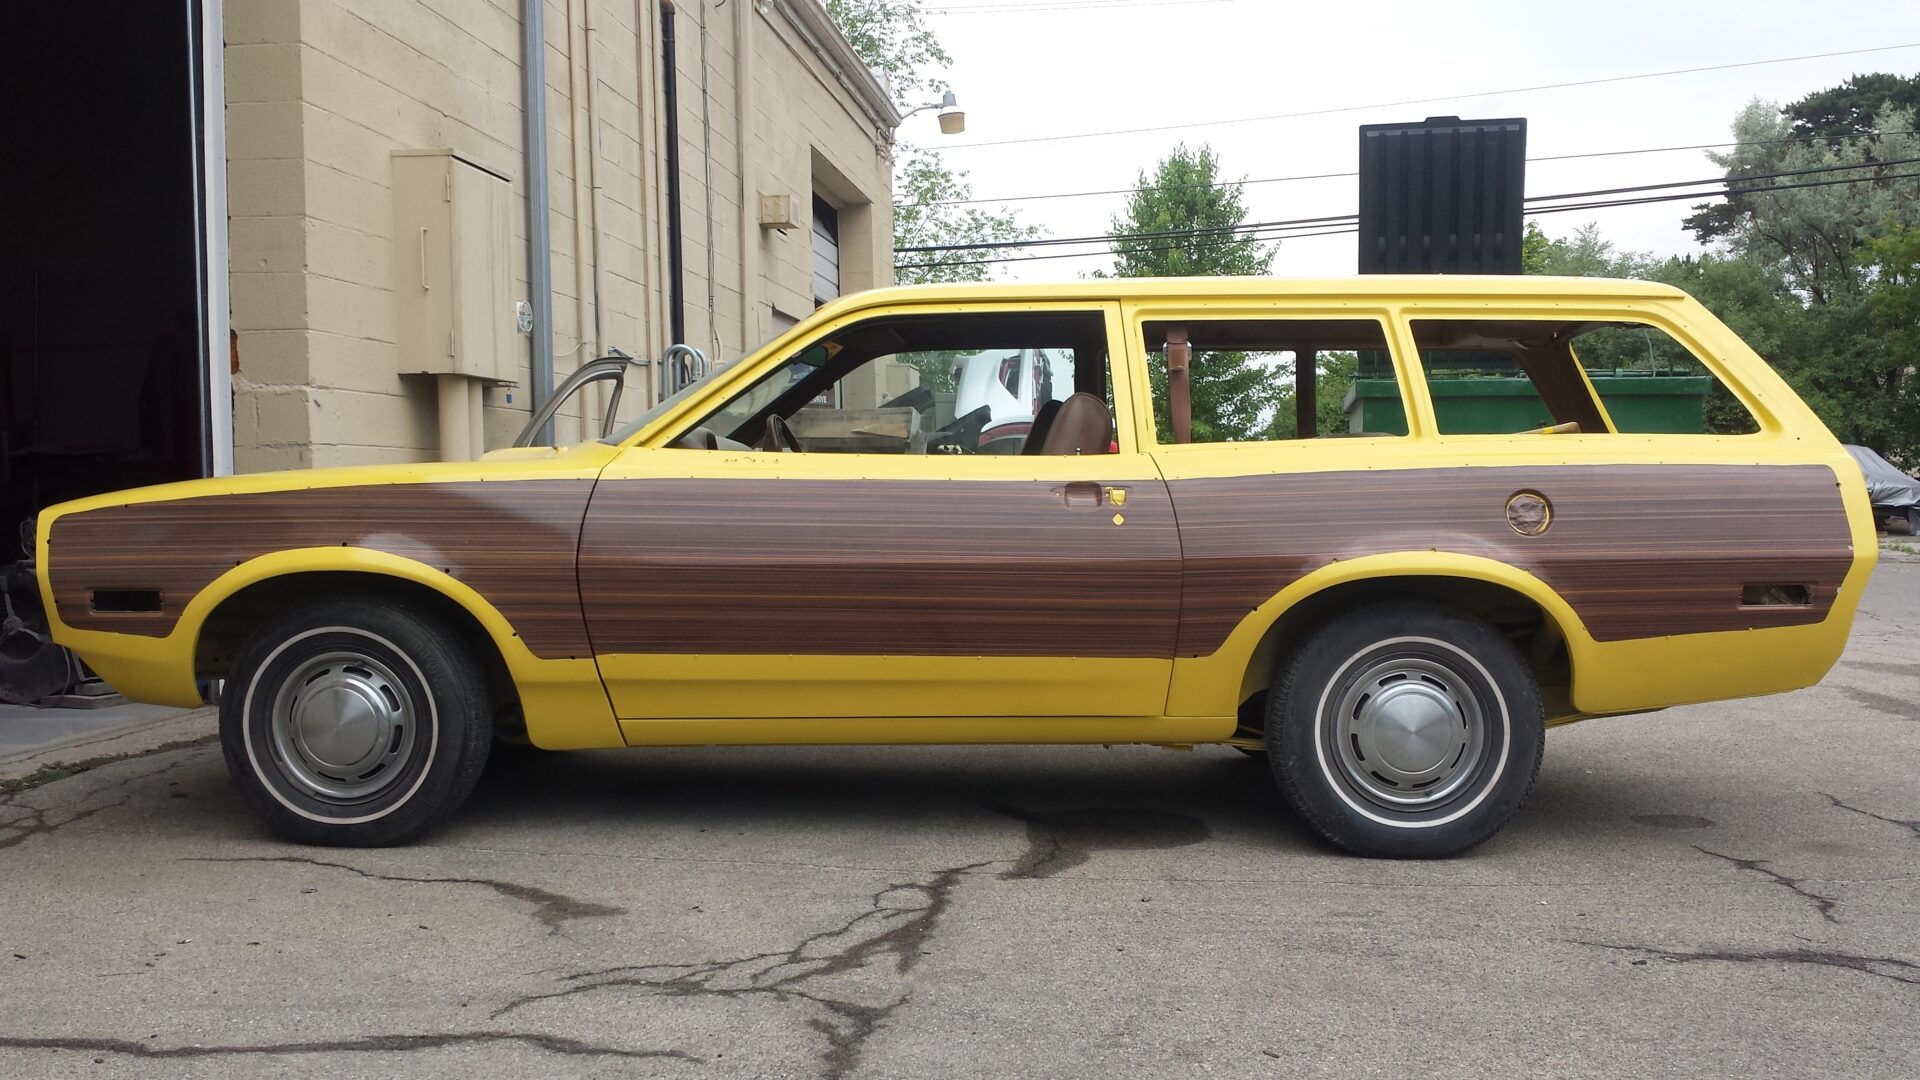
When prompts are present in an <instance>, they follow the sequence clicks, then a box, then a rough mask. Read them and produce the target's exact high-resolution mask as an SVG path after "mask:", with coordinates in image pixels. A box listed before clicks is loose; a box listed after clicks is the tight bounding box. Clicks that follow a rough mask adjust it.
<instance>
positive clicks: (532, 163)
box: [520, 0, 553, 444]
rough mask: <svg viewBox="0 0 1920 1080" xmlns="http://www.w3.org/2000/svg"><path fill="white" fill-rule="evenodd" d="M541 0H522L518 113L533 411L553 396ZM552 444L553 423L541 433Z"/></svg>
mask: <svg viewBox="0 0 1920 1080" xmlns="http://www.w3.org/2000/svg"><path fill="white" fill-rule="evenodd" d="M545 16H546V0H521V5H520V73H521V76H522V82H521V95H522V97H523V99H524V100H523V101H522V103H521V104H522V106H523V108H522V109H521V112H522V114H523V115H524V116H525V117H526V140H527V149H526V170H527V294H528V295H527V301H528V305H529V306H530V307H531V308H532V309H533V330H532V333H531V337H530V338H529V341H528V345H529V351H528V361H529V368H530V370H529V372H528V381H529V382H530V383H531V384H532V385H530V386H529V387H528V388H527V391H528V397H529V399H530V400H529V403H528V404H529V407H530V408H531V409H532V410H533V411H535V412H538V411H539V409H540V406H542V405H545V404H546V403H547V398H549V397H551V396H552V394H553V236H552V233H551V231H550V228H549V225H550V223H549V220H548V218H549V215H550V210H549V200H550V196H549V195H548V192H547V27H546V17H545ZM540 441H541V442H543V443H548V444H551V443H552V442H553V424H552V423H551V422H549V423H548V424H546V425H545V426H544V427H542V428H541V430H540Z"/></svg>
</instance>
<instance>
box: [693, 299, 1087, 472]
mask: <svg viewBox="0 0 1920 1080" xmlns="http://www.w3.org/2000/svg"><path fill="white" fill-rule="evenodd" d="M672 445H673V446H675V447H679V448H684V449H733V450H740V449H757V450H780V451H793V452H802V453H827V454H835V453H837V454H950V455H970V454H1043V453H1044V454H1096V453H1108V452H1110V451H1111V450H1112V449H1113V414H1112V407H1111V405H1110V397H1109V394H1108V384H1107V341H1106V323H1105V318H1104V316H1103V315H1102V314H1101V313H1099V312H1094V311H1088V312H1010V313H995V312H968V313H959V314H951V315H925V316H910V317H895V318H885V319H875V320H871V321H868V322H863V323H859V324H856V325H854V326H850V327H846V328H844V329H842V330H840V331H837V332H835V333H833V334H831V335H829V336H828V337H826V338H822V339H819V340H815V341H813V342H811V343H809V344H807V345H806V346H804V347H802V348H800V349H799V350H798V351H796V352H795V353H793V354H792V355H791V356H789V357H788V358H787V359H786V360H785V361H784V362H783V363H781V364H779V365H777V366H776V367H774V368H773V369H772V370H770V371H769V372H767V373H766V374H765V375H763V376H761V377H760V378H759V379H757V380H755V382H754V383H753V385H751V386H749V387H748V388H747V389H745V390H743V391H741V392H740V393H738V394H736V395H735V396H734V397H733V398H732V399H730V400H728V401H727V402H726V403H725V404H723V405H721V406H719V407H718V408H717V409H715V410H713V411H712V412H710V413H709V414H707V416H705V417H704V418H702V419H701V421H700V422H699V424H698V425H697V426H696V427H695V428H693V429H692V430H690V431H688V432H686V433H685V434H683V435H681V436H680V437H679V438H677V439H676V440H675V441H674V443H673V444H672Z"/></svg>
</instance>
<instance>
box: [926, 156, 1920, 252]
mask: <svg viewBox="0 0 1920 1080" xmlns="http://www.w3.org/2000/svg"><path fill="white" fill-rule="evenodd" d="M1914 160H1920V159H1914ZM1861 167H1862V166H1857V165H1856V166H1847V168H1855V169H1857V168H1861ZM1911 179H1920V171H1917V172H1907V173H1894V174H1892V175H1887V176H1855V177H1840V178H1833V179H1824V180H1799V181H1794V182H1789V183H1784V184H1762V185H1755V186H1750V187H1736V186H1733V185H1731V184H1730V185H1728V187H1727V188H1726V189H1725V190H1721V191H1704V192H1702V191H1690V192H1681V193H1678V194H1670V195H1639V196H1635V197H1633V198H1625V199H1604V200H1596V201H1591V202H1584V203H1568V204H1563V205H1558V206H1543V207H1529V208H1527V210H1526V212H1525V213H1526V216H1528V217H1534V216H1538V215H1541V214H1557V213H1566V212H1570V211H1583V210H1605V209H1611V208H1614V207H1623V206H1645V205H1649V204H1653V203H1665V202H1678V201H1682V200H1686V199H1702V198H1707V199H1711V198H1725V197H1728V196H1732V195H1741V196H1750V195H1765V194H1768V193H1770V192H1775V191H1793V190H1798V189H1801V188H1816V187H1832V186H1835V185H1842V184H1865V183H1873V182H1875V181H1880V180H1911ZM1723 182H1724V181H1723ZM1737 182H1738V181H1736V183H1737ZM1339 221H1346V222H1356V221H1358V215H1356V214H1346V215H1341V216H1338V217H1327V218H1313V219H1307V218H1302V219H1299V221H1298V223H1289V222H1260V223H1256V224H1255V225H1252V226H1248V227H1247V228H1248V231H1247V232H1246V233H1244V234H1235V235H1229V236H1224V237H1221V242H1222V243H1231V242H1241V241H1251V242H1259V241H1264V240H1289V239H1304V238H1306V237H1310V236H1338V235H1345V234H1350V233H1356V232H1359V231H1360V230H1359V228H1358V227H1357V226H1355V227H1352V228H1326V229H1312V230H1310V231H1306V232H1295V231H1291V230H1293V229H1298V228H1302V227H1306V226H1309V225H1311V224H1313V223H1318V222H1325V223H1328V224H1332V223H1334V222H1339ZM1223 231H1225V230H1197V231H1195V232H1189V233H1182V234H1179V235H1182V236H1186V237H1189V238H1192V237H1194V236H1198V235H1203V234H1209V233H1212V234H1218V233H1221V232H1223ZM1159 235H1166V234H1159ZM1138 238H1140V237H1128V236H1114V237H1108V238H1106V239H1105V241H1104V242H1105V243H1107V244H1109V245H1112V244H1114V243H1117V242H1120V241H1125V240H1130V239H1138ZM1082 242H1083V243H1090V242H1094V241H1091V240H1090V241H1082ZM1187 247H1188V245H1186V244H1170V245H1167V246H1160V247H1146V248H1132V249H1130V250H1128V251H1126V252H1118V251H1115V250H1114V249H1113V248H1112V247H1111V246H1109V247H1108V248H1106V249H1103V250H1093V251H1074V252H1065V253H1061V254H1051V255H1002V256H993V257H988V258H984V259H946V260H935V261H929V262H919V263H896V264H895V265H894V269H896V270H934V269H944V268H948V267H955V266H985V265H988V264H993V263H1016V262H1040V261H1043V260H1047V259H1077V258H1090V257H1093V256H1107V255H1114V254H1140V255H1148V254H1162V253H1165V252H1169V251H1180V250H1184V249H1185V248H1187ZM901 250H907V249H901Z"/></svg>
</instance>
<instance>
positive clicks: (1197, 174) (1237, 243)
mask: <svg viewBox="0 0 1920 1080" xmlns="http://www.w3.org/2000/svg"><path fill="white" fill-rule="evenodd" d="M1134 187H1135V191H1134V193H1133V194H1132V195H1131V196H1130V197H1129V198H1128V199H1127V206H1126V210H1125V211H1124V212H1123V213H1122V214H1120V216H1118V217H1116V218H1114V219H1113V231H1114V233H1115V234H1116V235H1117V236H1119V237H1120V239H1119V240H1116V241H1114V245H1113V248H1114V266H1113V276H1115V277H1213V276H1236V277H1237V276H1246V275H1251V274H1264V273H1266V272H1267V269H1268V267H1269V266H1270V265H1271V263H1272V262H1273V250H1272V249H1271V248H1270V247H1268V246H1266V245H1264V244H1260V243H1258V242H1256V241H1254V240H1251V239H1249V238H1247V237H1246V236H1244V235H1242V234H1239V233H1233V232H1229V231H1227V230H1230V229H1232V228H1234V227H1235V226H1238V225H1240V224H1242V223H1244V222H1245V221H1246V217H1247V209H1246V206H1245V205H1244V203H1242V201H1241V195H1240V188H1239V187H1237V186H1222V184H1221V181H1220V162H1219V159H1218V158H1216V157H1215V156H1214V153H1213V151H1212V149H1210V148H1209V147H1206V146H1201V147H1200V148H1199V149H1197V150H1189V149H1187V148H1186V146H1184V145H1182V146H1176V147H1174V149H1173V152H1172V153H1170V154H1168V155H1167V156H1166V157H1165V158H1162V159H1161V160H1160V162H1159V164H1158V165H1156V166H1155V167H1154V169H1153V171H1152V172H1151V173H1148V172H1144V171H1143V172H1141V173H1140V175H1139V178H1138V180H1137V181H1136V183H1135V184H1134ZM1156 361H1157V362H1156V363H1154V364H1153V365H1151V369H1150V374H1151V377H1152V380H1153V407H1154V417H1155V421H1156V423H1157V424H1158V425H1159V430H1160V433H1161V437H1162V438H1170V437H1171V434H1170V433H1171V431H1172V423H1171V417H1170V416H1169V414H1168V411H1167V370H1166V363H1165V359H1164V357H1156ZM1189 386H1190V389H1191V400H1192V403H1193V413H1192V417H1193V441H1194V442H1225V441H1230V440H1236V439H1260V438H1265V437H1266V429H1267V426H1268V423H1269V417H1270V416H1271V414H1272V412H1273V410H1274V408H1275V407H1276V406H1277V405H1278V404H1279V402H1280V398H1281V393H1282V390H1281V386H1280V380H1279V379H1278V378H1277V377H1276V373H1275V371H1274V370H1273V369H1271V368H1268V367H1266V366H1263V365H1261V364H1259V363H1257V362H1255V361H1254V360H1253V359H1252V358H1250V357H1249V356H1248V355H1247V354H1246V353H1242V352H1199V351H1196V352H1195V353H1194V354H1193V365H1192V367H1191V369H1190V372H1189Z"/></svg>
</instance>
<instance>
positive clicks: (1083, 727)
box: [620, 716, 1233, 746]
mask: <svg viewBox="0 0 1920 1080" xmlns="http://www.w3.org/2000/svg"><path fill="white" fill-rule="evenodd" d="M1223 723H1224V724H1226V725H1227V726H1228V727H1229V728H1231V727H1232V725H1233V719H1232V718H1231V717H1195V716H1186V717H1166V716H1001V717H985V718H957V717H939V716H858V717H840V718H834V719H821V720H790V719H768V718H765V717H758V716H747V717H732V718H713V719H695V720H622V721H621V722H620V730H621V731H622V732H623V733H624V734H625V735H626V737H627V742H628V744H629V745H632V746H761V745H770V746H803V745H804V746H818V745H832V744H843V745H860V744H900V745H914V744H936V743H938V744H961V743H1198V742H1218V741H1219V739H1218V738H1216V737H1214V736H1213V735H1211V734H1210V733H1211V732H1215V731H1217V730H1219V727H1220V725H1221V724H1223Z"/></svg>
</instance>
